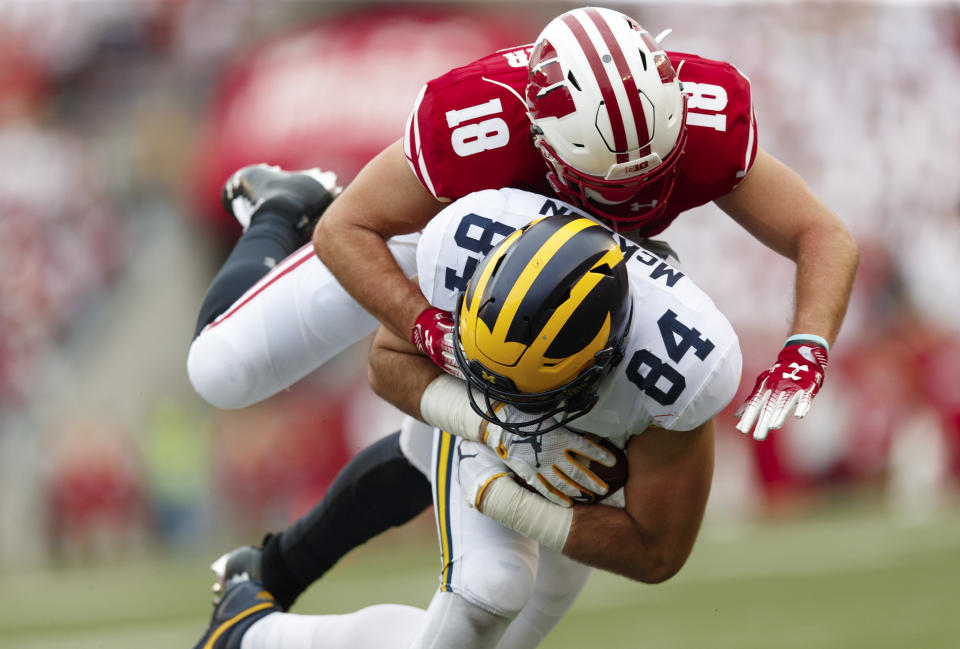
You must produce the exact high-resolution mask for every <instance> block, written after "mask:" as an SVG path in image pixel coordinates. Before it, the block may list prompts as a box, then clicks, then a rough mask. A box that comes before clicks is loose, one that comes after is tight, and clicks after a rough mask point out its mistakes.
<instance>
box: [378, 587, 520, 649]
mask: <svg viewBox="0 0 960 649" xmlns="http://www.w3.org/2000/svg"><path fill="white" fill-rule="evenodd" d="M509 624H510V619H509V618H505V617H502V616H500V615H496V614H495V613H491V612H490V611H488V610H485V609H483V608H481V607H479V606H477V605H476V604H473V603H471V602H468V601H467V600H465V599H464V598H463V597H462V596H460V595H459V594H457V593H451V592H443V591H440V592H437V593H436V595H434V596H433V599H432V600H431V601H430V606H429V607H428V608H427V613H426V616H425V618H424V620H423V622H422V624H421V627H420V629H419V632H418V633H417V634H416V636H415V637H414V639H413V640H412V641H411V642H410V644H409V645H399V644H396V645H395V644H391V645H385V646H390V647H406V648H407V649H440V648H444V649H446V648H447V647H456V648H457V649H493V648H494V647H496V646H497V643H498V642H499V641H500V637H501V636H502V635H503V632H504V631H505V630H506V629H507V626H508V625H509Z"/></svg>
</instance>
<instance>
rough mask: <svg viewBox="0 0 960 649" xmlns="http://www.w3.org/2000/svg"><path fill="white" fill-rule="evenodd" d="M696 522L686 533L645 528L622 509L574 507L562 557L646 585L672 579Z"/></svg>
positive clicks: (683, 558) (687, 553) (689, 544)
mask: <svg viewBox="0 0 960 649" xmlns="http://www.w3.org/2000/svg"><path fill="white" fill-rule="evenodd" d="M699 526H700V520H699V518H698V519H696V520H695V521H691V522H690V523H689V524H688V525H687V527H686V529H682V530H673V531H672V532H668V531H667V530H666V529H665V528H662V527H661V528H659V529H655V528H654V527H652V526H650V527H647V526H645V525H643V524H642V523H640V522H639V521H637V520H635V519H634V518H633V517H631V516H630V514H629V513H628V512H627V511H626V510H623V509H619V508H615V507H607V506H605V505H590V506H582V505H581V506H576V507H574V509H573V522H572V523H571V526H570V535H569V536H568V537H567V542H566V544H565V545H564V547H563V553H564V554H565V555H567V556H569V557H570V558H571V559H575V560H577V561H580V562H581V563H585V564H588V565H591V566H594V567H596V568H601V569H603V570H608V571H610V572H615V573H617V574H619V575H623V576H624V577H629V578H630V579H636V580H637V581H641V582H644V583H648V584H656V583H660V582H662V581H666V580H667V579H669V578H670V577H672V576H673V575H675V574H676V573H677V572H678V571H679V570H680V568H682V567H683V564H684V563H685V562H686V560H687V557H689V556H690V551H691V550H692V549H693V542H694V539H695V538H696V535H697V531H698V529H699Z"/></svg>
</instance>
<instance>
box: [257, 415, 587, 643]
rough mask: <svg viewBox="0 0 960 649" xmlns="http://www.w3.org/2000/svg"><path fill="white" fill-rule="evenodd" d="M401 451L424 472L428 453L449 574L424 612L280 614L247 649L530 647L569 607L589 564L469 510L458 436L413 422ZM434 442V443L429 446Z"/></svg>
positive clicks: (391, 608)
mask: <svg viewBox="0 0 960 649" xmlns="http://www.w3.org/2000/svg"><path fill="white" fill-rule="evenodd" d="M402 430H403V432H402V434H401V448H403V449H404V452H405V453H406V454H408V457H409V459H410V460H411V462H413V463H414V464H415V465H417V466H418V467H421V466H423V465H424V464H425V462H424V461H425V459H426V458H425V457H424V455H425V454H430V456H431V460H430V465H431V466H432V467H433V470H432V472H431V473H432V475H431V482H432V486H433V492H434V512H435V515H436V521H437V530H438V533H439V538H440V551H441V556H442V558H443V563H442V565H443V569H442V571H441V574H440V587H439V590H438V591H437V593H436V594H435V595H434V597H433V600H432V601H431V603H430V606H429V607H428V608H427V610H426V611H423V610H421V609H418V608H414V607H410V606H403V605H399V604H382V605H377V606H371V607H368V608H365V609H362V610H360V611H357V612H355V613H350V614H347V615H295V614H291V613H274V614H271V615H268V616H266V617H265V618H263V619H262V620H260V621H258V622H257V623H255V624H254V625H253V626H252V627H251V628H250V630H249V631H247V633H246V634H245V635H244V638H243V643H242V649H321V648H327V649H348V648H349V649H385V648H397V649H428V648H429V649H439V648H441V647H443V648H457V649H494V648H497V649H532V648H533V647H536V646H537V645H538V644H540V642H541V641H542V640H543V638H544V637H546V635H547V633H549V632H550V630H551V629H553V627H554V626H555V625H556V624H557V622H559V621H560V618H561V617H563V615H564V613H566V611H567V610H568V609H569V608H570V606H571V605H572V604H573V602H574V600H575V599H576V597H577V595H579V593H580V591H581V590H582V589H583V586H584V585H585V584H586V582H587V579H588V578H589V576H590V574H591V572H592V568H590V567H588V566H585V565H583V564H580V563H577V562H575V561H573V560H572V559H569V558H568V557H565V556H563V555H562V554H560V553H559V552H556V551H555V550H551V549H550V548H545V547H542V546H540V545H539V544H537V543H536V542H535V541H532V540H530V539H528V538H526V537H524V536H521V535H520V534H517V533H516V532H514V531H512V530H509V529H507V528H505V527H503V526H502V525H500V524H499V523H497V522H495V521H493V520H491V519H489V518H487V517H485V516H484V515H483V514H481V513H479V512H478V511H477V510H476V509H473V508H471V507H469V506H467V503H466V500H465V498H464V497H463V494H462V493H461V491H460V485H459V481H458V477H457V476H458V467H459V464H460V462H461V461H469V459H470V458H469V456H461V454H460V451H459V446H460V445H459V440H458V439H457V438H456V437H452V436H451V435H449V434H447V433H441V432H439V431H434V430H433V429H431V428H429V427H428V426H426V425H425V424H422V423H420V422H415V421H414V420H412V419H409V418H408V421H406V422H404V426H403V429H402ZM431 442H432V443H431Z"/></svg>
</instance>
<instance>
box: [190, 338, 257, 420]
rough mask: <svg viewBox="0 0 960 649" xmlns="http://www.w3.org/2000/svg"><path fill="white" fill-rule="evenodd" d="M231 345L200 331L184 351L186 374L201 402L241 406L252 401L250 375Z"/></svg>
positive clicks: (220, 406) (218, 406) (233, 406)
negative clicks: (185, 353)
mask: <svg viewBox="0 0 960 649" xmlns="http://www.w3.org/2000/svg"><path fill="white" fill-rule="evenodd" d="M247 374H248V373H247V369H246V367H245V365H244V363H243V361H242V360H241V359H240V358H239V356H238V355H237V354H236V353H235V352H234V350H233V349H232V348H231V346H230V345H229V344H228V343H227V342H226V341H224V340H223V339H222V338H220V337H218V336H216V335H209V334H206V333H201V334H200V336H198V337H197V338H196V339H195V340H194V341H193V343H192V344H191V345H190V351H189V352H188V353H187V375H188V376H189V377H190V383H191V385H193V389H194V390H196V392H197V394H199V395H200V396H201V397H202V398H203V399H204V401H206V402H207V403H209V404H210V405H212V406H216V407H217V408H226V409H230V408H243V407H244V406H248V405H250V403H252V401H251V399H250V390H249V387H250V377H249V376H247Z"/></svg>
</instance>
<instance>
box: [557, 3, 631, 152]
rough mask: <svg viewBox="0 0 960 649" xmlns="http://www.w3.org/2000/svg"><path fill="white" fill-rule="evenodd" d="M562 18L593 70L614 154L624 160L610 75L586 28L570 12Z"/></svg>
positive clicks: (620, 117) (624, 142)
mask: <svg viewBox="0 0 960 649" xmlns="http://www.w3.org/2000/svg"><path fill="white" fill-rule="evenodd" d="M562 18H563V22H564V24H565V25H566V26H567V28H568V29H569V30H570V31H571V32H572V33H573V35H574V37H575V38H576V39H577V43H579V45H580V49H581V50H583V53H584V54H585V55H586V57H587V63H588V64H589V65H590V70H591V71H592V72H593V76H594V78H595V79H596V80H597V84H598V85H599V87H600V95H601V96H602V97H603V103H604V104H605V105H606V106H607V116H608V117H609V118H610V127H611V129H612V131H613V146H614V148H615V149H616V151H617V152H618V153H617V154H616V155H617V162H626V161H627V159H628V156H627V154H626V153H619V152H620V151H626V150H627V149H628V148H629V147H628V146H627V131H626V128H625V127H624V125H623V115H622V114H621V110H620V103H619V102H618V101H617V96H616V94H615V93H614V90H613V84H612V83H611V80H610V77H609V76H607V71H606V70H605V69H604V67H603V63H602V62H601V61H600V54H599V52H597V48H596V45H594V43H593V40H592V39H591V38H590V36H589V35H588V34H587V31H586V29H584V27H583V25H581V24H580V21H578V20H577V19H576V18H575V17H574V16H573V15H571V14H565V15H564V16H563V17H562Z"/></svg>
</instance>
